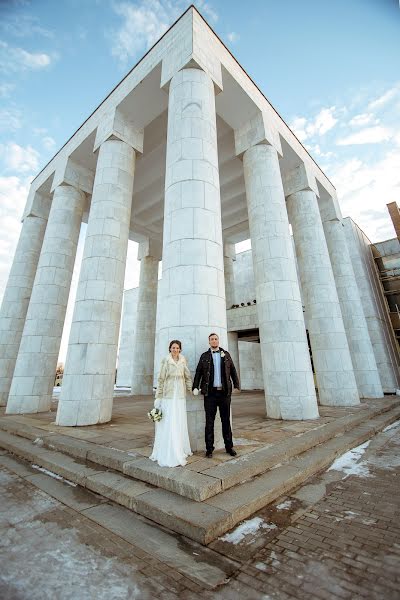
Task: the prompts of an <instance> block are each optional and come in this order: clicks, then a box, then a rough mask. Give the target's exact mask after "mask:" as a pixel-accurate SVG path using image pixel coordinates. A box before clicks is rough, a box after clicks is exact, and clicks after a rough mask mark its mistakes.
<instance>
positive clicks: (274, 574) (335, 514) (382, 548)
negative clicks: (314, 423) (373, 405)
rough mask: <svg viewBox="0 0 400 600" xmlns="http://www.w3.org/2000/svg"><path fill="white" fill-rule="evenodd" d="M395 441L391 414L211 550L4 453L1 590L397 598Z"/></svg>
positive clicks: (35, 595) (59, 595) (21, 593)
mask: <svg viewBox="0 0 400 600" xmlns="http://www.w3.org/2000/svg"><path fill="white" fill-rule="evenodd" d="M399 445H400V422H398V421H397V422H396V423H394V424H392V425H390V426H389V427H387V428H386V431H383V432H381V433H378V434H377V435H376V436H375V437H374V438H373V439H372V440H371V441H370V442H369V443H368V442H367V443H365V444H363V445H362V446H361V447H359V448H357V450H356V451H353V452H348V453H346V454H345V455H344V457H343V458H342V459H341V461H338V462H336V463H335V464H334V465H333V466H334V467H336V468H335V469H333V470H329V471H326V472H324V473H323V474H322V475H319V476H318V477H315V478H314V479H312V480H310V481H308V482H307V483H306V485H304V486H302V487H300V489H298V490H297V491H294V492H293V493H291V494H290V495H286V496H283V497H282V498H279V499H278V500H277V501H276V502H274V503H272V504H271V505H269V506H268V507H266V508H264V509H262V510H261V511H259V512H258V513H257V514H255V515H253V517H252V518H251V519H248V520H246V521H245V522H244V523H243V524H241V525H240V526H239V527H237V528H236V529H234V530H233V531H232V532H230V533H229V534H226V535H225V536H221V537H220V538H219V539H217V540H216V541H215V542H213V543H212V544H210V546H209V547H208V548H205V547H203V546H201V545H199V544H196V542H193V541H191V540H188V539H187V538H185V537H183V536H180V535H177V534H174V533H172V532H170V531H167V530H166V529H164V528H162V527H156V526H155V525H154V523H152V522H151V521H149V520H147V519H145V518H143V517H141V516H139V515H136V514H134V513H132V512H130V511H128V510H127V509H125V508H122V507H120V506H117V505H116V504H113V503H112V502H109V501H108V502H106V501H105V499H104V498H102V497H100V496H98V495H96V494H93V493H91V492H89V491H87V490H84V489H81V488H79V487H76V486H72V485H70V484H68V483H66V482H65V481H62V480H59V479H56V478H54V477H50V476H49V475H48V474H46V473H44V472H41V471H40V470H38V469H37V468H33V467H32V466H30V465H29V464H28V463H25V462H24V461H21V460H18V459H16V458H15V457H12V456H10V455H9V454H8V453H6V452H5V451H2V453H1V456H0V479H1V492H0V494H1V501H0V528H1V543H0V554H1V564H2V570H1V575H0V595H1V597H2V599H3V600H27V599H28V598H29V599H30V600H36V599H39V598H40V600H45V599H52V600H53V599H57V600H67V599H70V598H71V599H72V598H74V599H76V598H79V599H80V600H86V599H88V600H89V599H92V598H96V599H98V600H102V599H103V598H104V599H105V598H107V599H113V600H114V599H115V600H117V599H118V600H119V599H121V600H122V599H131V598H137V599H150V598H155V597H157V598H160V599H161V600H174V599H178V598H179V599H185V600H194V599H196V598H202V599H215V600H225V599H226V600H235V599H238V600H239V598H240V600H242V599H249V600H252V599H254V600H256V599H260V600H261V599H263V600H268V599H272V598H273V599H278V600H286V599H295V598H296V599H302V598H307V599H310V598H312V599H314V598H315V599H318V600H320V599H321V600H325V599H336V598H343V599H346V598H348V599H350V600H358V599H366V598H371V599H376V600H381V599H385V600H392V599H393V600H395V599H397V598H399V597H400V595H399V589H400V575H399V573H400V568H399V567H400V544H399V533H400V526H399V516H400V497H399V494H398V489H399V484H398V478H399V475H400V459H399ZM11 548H12V550H11ZM183 571H185V573H183ZM217 571H219V573H225V578H224V580H223V581H222V582H221V583H220V585H218V587H217V588H214V589H210V587H211V586H210V584H211V583H212V581H213V580H214V579H215V577H216V572H217Z"/></svg>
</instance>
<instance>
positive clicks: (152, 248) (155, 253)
mask: <svg viewBox="0 0 400 600" xmlns="http://www.w3.org/2000/svg"><path fill="white" fill-rule="evenodd" d="M147 256H152V257H153V258H156V259H157V260H161V256H162V242H161V240H155V239H154V238H147V239H145V240H143V241H142V242H140V243H139V248H138V260H142V258H146V257H147Z"/></svg>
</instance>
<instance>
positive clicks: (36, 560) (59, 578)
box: [1, 520, 147, 600]
mask: <svg viewBox="0 0 400 600" xmlns="http://www.w3.org/2000/svg"><path fill="white" fill-rule="evenodd" d="M3 538H4V542H5V543H6V544H7V546H8V547H9V548H10V554H11V548H12V550H13V552H14V553H15V556H18V560H15V558H14V560H7V562H6V567H4V568H3V569H2V574H1V579H2V583H3V587H4V588H5V589H10V590H12V591H13V597H14V594H15V598H17V597H18V598H29V599H30V600H43V599H44V598H49V597H51V598H57V599H58V600H71V599H74V598H79V600H93V598H95V599H96V600H109V599H110V598H112V600H126V599H127V598H129V600H135V599H137V600H139V599H140V598H146V597H147V596H146V595H144V594H143V593H142V591H141V590H140V588H139V585H138V583H139V581H140V574H138V573H137V572H136V568H135V567H132V565H131V564H124V563H123V562H122V561H120V560H118V559H116V558H113V557H112V558H109V557H107V556H103V555H102V554H101V552H100V551H98V550H97V549H95V548H92V547H91V546H90V545H89V544H84V543H82V542H81V541H80V537H79V532H78V531H77V530H75V529H66V528H62V527H60V526H59V525H58V524H56V523H47V524H46V535H45V536H43V523H42V522H41V521H40V520H36V521H31V522H29V523H19V525H18V528H14V527H9V528H7V529H6V530H5V531H4V536H3ZM39 544H40V552H39V551H38V552H33V551H32V548H34V547H35V546H36V547H39ZM2 564H3V565H4V564H5V561H4V562H3V563H2ZM21 565H23V566H24V568H23V569H21ZM50 590H51V591H50Z"/></svg>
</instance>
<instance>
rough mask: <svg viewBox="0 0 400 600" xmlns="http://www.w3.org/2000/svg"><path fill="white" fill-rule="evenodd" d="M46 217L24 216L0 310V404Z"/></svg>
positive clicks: (11, 367)
mask: <svg viewBox="0 0 400 600" xmlns="http://www.w3.org/2000/svg"><path fill="white" fill-rule="evenodd" d="M46 223H47V219H46V218H44V217H37V216H31V215H29V216H27V217H25V219H24V222H23V225H22V229H21V233H20V236H19V241H18V245H17V249H16V251H15V255H14V260H13V264H12V267H11V271H10V275H9V278H8V282H7V287H6V289H5V292H4V297H3V303H2V305H1V312H0V406H5V405H6V404H7V399H8V394H9V391H10V386H11V381H12V378H13V374H14V369H15V361H16V360H17V355H18V350H19V345H20V342H21V336H22V331H23V328H24V324H25V318H26V311H27V310H28V305H29V299H30V296H31V292H32V285H33V281H34V279H35V274H36V268H37V264H38V260H39V255H40V249H41V247H42V243H43V237H44V232H45V229H46Z"/></svg>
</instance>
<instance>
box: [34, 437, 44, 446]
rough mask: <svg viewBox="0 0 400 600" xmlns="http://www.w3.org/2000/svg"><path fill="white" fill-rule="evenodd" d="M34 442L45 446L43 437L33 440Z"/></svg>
mask: <svg viewBox="0 0 400 600" xmlns="http://www.w3.org/2000/svg"><path fill="white" fill-rule="evenodd" d="M33 443H34V444H36V446H43V443H44V442H43V440H42V438H39V437H38V438H36V440H33Z"/></svg>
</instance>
